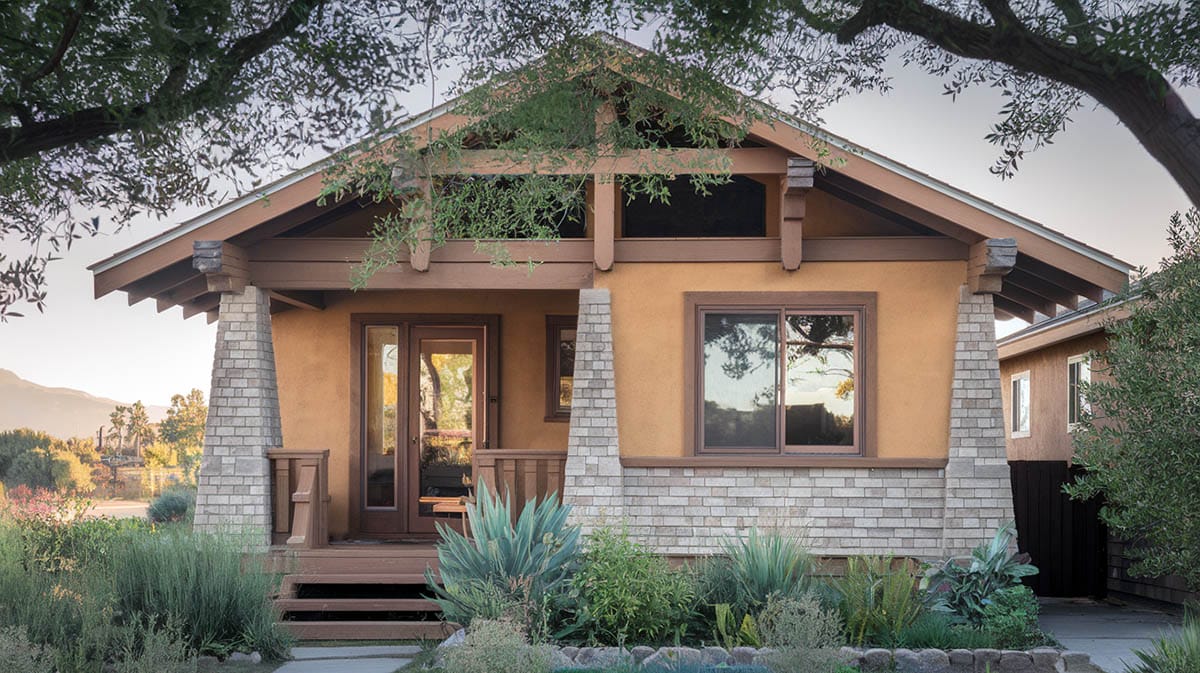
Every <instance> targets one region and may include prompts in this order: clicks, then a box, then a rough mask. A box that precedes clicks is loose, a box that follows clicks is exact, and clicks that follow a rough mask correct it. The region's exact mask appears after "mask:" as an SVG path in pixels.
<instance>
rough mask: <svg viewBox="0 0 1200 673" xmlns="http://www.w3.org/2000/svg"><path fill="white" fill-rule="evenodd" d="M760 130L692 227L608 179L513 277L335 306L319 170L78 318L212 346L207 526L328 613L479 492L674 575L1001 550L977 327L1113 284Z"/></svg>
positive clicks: (430, 265) (101, 267)
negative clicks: (162, 331)
mask: <svg viewBox="0 0 1200 673" xmlns="http://www.w3.org/2000/svg"><path fill="white" fill-rule="evenodd" d="M630 54H631V55H632V56H633V57H634V58H637V57H638V54H637V52H635V51H632V50H631V51H630ZM775 116H776V119H775V121H774V122H770V121H760V122H756V123H754V124H753V125H752V126H751V128H750V130H749V136H748V138H747V139H746V142H744V143H743V144H742V145H741V146H739V147H732V148H727V149H724V150H720V151H721V152H723V153H725V155H726V157H727V159H728V165H729V166H730V167H731V172H732V179H731V181H730V182H729V183H728V184H726V185H723V186H719V187H715V188H714V189H713V190H712V194H711V195H710V196H708V197H700V196H699V195H697V194H695V193H694V192H693V191H691V190H690V189H686V188H681V189H673V191H672V198H671V201H670V205H666V204H662V203H648V202H642V201H634V202H632V203H629V202H627V200H626V199H623V198H622V197H621V194H620V186H619V182H620V181H619V179H618V180H615V181H614V180H612V179H604V178H607V177H608V176H603V175H597V176H596V177H597V179H595V180H594V181H593V183H592V187H591V189H590V190H589V194H588V208H587V212H586V215H585V217H584V219H583V222H582V226H581V227H580V228H579V230H577V231H572V232H563V233H564V236H563V238H562V239H561V240H560V241H559V242H557V243H553V244H549V245H547V244H546V243H544V242H531V241H506V242H504V243H505V245H507V247H508V249H509V251H510V253H511V255H512V256H513V258H514V259H517V260H524V259H536V260H539V261H540V262H541V263H540V265H539V266H537V268H536V269H535V270H533V271H532V272H530V271H529V270H528V269H527V268H525V267H523V266H522V267H521V268H506V267H498V266H495V265H492V264H490V263H489V259H488V257H487V255H485V254H481V253H480V252H478V251H477V250H476V247H475V244H474V243H473V242H472V241H458V240H451V241H448V242H446V244H445V245H444V246H441V247H437V248H435V249H432V250H431V249H430V246H428V245H418V246H416V247H415V248H414V249H413V250H411V251H409V252H408V253H407V254H406V255H405V256H404V258H403V259H402V260H401V262H400V263H399V264H396V265H394V266H393V267H390V268H387V269H385V270H383V271H381V272H379V273H376V274H375V275H374V276H372V277H371V279H370V281H369V283H368V285H367V287H366V289H363V290H358V291H351V272H352V270H353V268H354V267H355V266H356V265H357V264H358V263H359V261H360V260H361V259H362V256H363V254H364V251H365V250H366V249H367V247H368V244H369V231H370V226H371V222H372V219H373V217H374V216H375V215H376V214H377V213H378V212H379V211H378V207H376V206H373V205H371V204H362V203H359V202H357V201H353V200H347V201H343V202H339V203H336V204H333V205H330V206H325V207H322V206H318V205H317V203H316V200H317V196H318V193H319V192H320V190H321V186H322V180H323V176H322V172H321V171H322V169H321V167H320V166H317V167H313V168H310V169H308V170H304V171H300V172H297V173H294V174H292V175H289V176H287V177H284V178H283V179H281V180H279V181H278V182H275V183H274V184H271V185H269V186H267V187H265V188H263V189H262V190H261V192H260V193H254V194H249V195H247V196H245V197H243V198H241V199H238V200H236V201H232V202H230V203H228V204H226V205H224V206H221V207H219V208H216V209H214V210H212V211H210V212H208V213H206V214H204V215H201V216H200V217H197V218H195V219H192V220H189V221H187V222H184V223H182V224H180V225H179V226H177V227H175V228H173V229H170V230H168V231H166V232H164V233H162V234H160V235H158V236H155V237H153V238H151V239H149V240H146V241H145V242H143V243H141V244H139V245H137V246H135V247H133V248H131V249H129V250H126V251H124V252H121V253H119V254H117V255H114V256H113V257H111V258H109V259H106V260H104V261H102V262H100V263H98V264H97V265H95V266H94V267H93V271H94V279H95V290H96V295H97V296H103V295H105V294H108V293H110V292H115V291H121V292H125V293H127V294H128V295H129V300H130V302H131V303H133V302H138V301H142V300H147V299H152V300H154V301H155V302H157V304H158V307H159V309H160V310H166V309H168V308H172V307H174V306H179V307H181V308H182V311H183V314H184V316H185V317H189V316H194V315H205V316H207V317H208V319H209V320H210V321H211V320H216V321H218V322H219V328H218V336H217V348H216V355H215V360H214V363H213V383H212V390H211V395H210V400H211V401H210V411H209V424H208V432H207V440H206V446H205V457H204V462H203V467H202V468H201V476H200V492H199V497H198V503H197V513H196V526H197V527H199V528H208V529H219V528H220V527H222V526H234V527H236V528H238V529H240V530H243V531H248V532H251V533H253V534H255V535H257V538H258V539H259V540H260V541H261V543H262V544H267V543H268V542H273V543H275V544H278V545H282V544H284V543H287V545H288V546H290V547H291V548H293V549H295V550H297V551H296V552H295V553H296V554H297V555H298V558H301V559H302V560H303V559H310V561H308V563H311V564H315V565H311V566H307V568H308V570H307V571H306V572H308V576H309V577H310V579H311V578H313V577H317V576H318V575H319V574H320V573H327V574H330V575H336V576H337V578H339V579H337V580H336V581H337V582H341V583H350V582H359V581H363V580H362V577H361V573H362V572H367V571H379V572H393V573H411V569H409V570H396V569H397V568H402V567H406V566H402V565H398V564H397V563H393V562H392V561H391V560H381V559H385V557H386V558H387V559H391V557H390V556H388V555H389V554H391V555H397V554H417V553H418V552H416V551H413V550H415V549H418V548H419V547H417V546H413V545H407V546H403V545H402V546H396V545H379V544H375V545H371V544H362V543H363V542H365V541H371V540H429V539H431V536H432V535H433V534H434V524H435V522H436V521H438V520H442V521H453V516H454V508H455V503H456V502H457V501H458V498H459V497H460V496H461V495H463V494H465V493H466V492H467V489H468V488H469V486H468V482H470V481H478V480H484V481H488V482H490V483H491V484H492V485H493V486H494V487H496V488H498V489H499V490H501V491H503V492H508V493H510V494H512V496H513V497H514V498H515V499H516V500H517V501H523V499H525V498H527V497H532V496H534V495H543V494H547V493H550V492H558V493H560V494H561V496H562V498H563V499H564V500H565V501H566V502H569V503H571V504H572V505H573V506H574V516H575V517H576V520H577V521H579V522H580V523H581V524H582V525H584V526H585V527H592V526H595V525H597V524H599V523H601V522H604V521H613V522H616V521H621V522H624V523H626V524H627V525H628V526H629V528H630V530H631V532H632V533H633V534H634V535H635V536H636V537H638V538H639V539H641V540H643V541H644V542H646V543H647V544H649V545H650V546H651V547H652V548H654V549H656V550H658V551H660V552H662V553H664V554H670V555H679V556H687V555H700V554H708V553H712V552H715V551H718V550H719V549H720V543H721V540H722V538H723V537H724V536H726V535H729V534H733V533H735V532H738V531H740V530H743V529H745V528H746V527H749V526H755V525H757V526H762V527H774V526H782V527H786V528H789V529H796V530H799V529H803V531H804V532H805V534H806V536H807V538H808V541H809V543H810V546H811V548H812V549H813V550H814V551H815V552H817V553H819V554H822V555H827V556H846V555H851V554H897V555H904V556H911V557H916V558H923V559H934V558H938V557H942V556H945V555H959V554H964V553H967V552H968V551H969V550H970V549H971V548H972V547H973V546H975V545H977V544H978V543H980V542H981V541H983V540H985V539H987V538H989V537H990V536H991V535H992V533H993V532H994V531H995V530H996V528H998V527H999V526H1000V525H1002V524H1004V523H1005V522H1007V521H1009V520H1010V519H1012V517H1013V510H1012V499H1011V492H1010V486H1009V467H1008V464H1007V459H1006V453H1005V435H1004V428H1005V424H1004V419H1003V415H1002V414H1003V412H1002V407H1001V382H1000V376H999V369H998V361H997V355H996V343H995V337H994V323H993V321H994V319H995V317H996V316H997V315H1002V316H1007V315H1016V316H1021V317H1029V318H1031V317H1032V313H1033V311H1034V310H1044V309H1045V308H1046V307H1047V306H1048V305H1053V304H1056V303H1057V304H1060V305H1069V306H1073V305H1075V302H1077V300H1078V297H1079V296H1080V295H1082V296H1085V297H1099V296H1100V295H1101V293H1103V292H1105V291H1114V290H1118V289H1120V288H1121V287H1122V286H1123V284H1124V283H1125V280H1126V277H1127V275H1128V272H1129V267H1128V265H1126V264H1124V263H1123V262H1120V261H1119V260H1116V259H1114V258H1112V257H1110V256H1109V255H1106V254H1104V253H1102V252H1100V251H1098V250H1095V249H1093V248H1091V247H1089V246H1087V245H1084V244H1083V243H1080V242H1078V241H1075V240H1072V239H1070V238H1068V237H1066V236H1064V235H1062V234H1060V233H1057V232H1055V231H1053V230H1052V229H1049V228H1047V227H1044V226H1042V225H1040V224H1037V223H1035V222H1032V221H1030V220H1028V219H1026V218H1023V217H1020V216H1019V215H1016V214H1014V213H1011V212H1008V211H1006V210H1003V209H1001V208H999V207H997V206H995V205H993V204H990V203H987V202H985V201H982V200H980V199H978V198H976V197H973V196H971V195H969V194H966V193H964V192H962V191H960V190H957V189H955V188H954V187H951V186H950V185H947V184H945V183H943V182H940V181H938V180H936V179H934V178H932V177H930V176H928V175H925V174H923V173H920V172H918V171H915V170H913V169H911V168H909V167H907V166H904V165H902V164H900V163H898V162H896V161H893V160H891V159H888V158H886V157H883V156H880V155H878V154H876V153H874V152H871V151H870V150H868V149H866V148H862V147H858V146H855V145H853V144H852V143H850V142H849V141H846V140H844V139H841V138H837V137H834V136H832V135H830V134H827V133H825V132H823V131H820V130H818V129H815V128H812V127H810V126H808V125H805V124H803V123H801V122H798V121H796V120H794V119H791V118H789V117H788V116H787V115H785V114H783V113H778V114H777V115H775ZM454 123H455V119H454V116H453V106H452V105H447V106H443V108H439V109H436V110H434V111H432V112H431V113H429V114H427V115H425V116H422V117H418V118H416V119H415V120H414V121H413V122H412V123H411V124H410V125H409V126H408V127H407V128H406V132H408V133H412V134H414V135H420V134H422V133H424V132H425V131H426V130H427V129H429V128H430V127H433V126H438V125H441V126H442V127H445V126H448V125H452V124H454ZM814 139H819V140H820V141H821V142H822V143H824V144H825V146H827V147H828V148H829V150H830V152H831V156H830V157H828V158H827V159H828V161H827V162H826V163H828V164H829V167H828V168H824V169H819V168H817V167H815V166H814V160H817V159H821V157H820V156H818V154H817V150H815V149H814V147H815V146H816V145H817V143H816V142H814ZM470 152H471V150H464V153H465V154H467V155H469V154H470ZM639 152H640V151H630V152H629V153H628V154H631V155H636V154H638V153H639ZM659 156H661V155H659ZM672 156H675V155H672ZM640 158H644V157H639V156H622V157H615V162H614V163H621V162H624V163H623V165H625V166H630V167H636V166H638V165H641V162H640V161H639V159H640ZM468 165H472V166H483V165H485V162H482V161H481V162H479V163H470V159H469V157H468ZM631 170H636V168H634V169H631ZM685 171H686V167H685V166H682V165H681V166H680V167H679V172H685ZM264 197H265V198H264ZM1010 279H1011V280H1010ZM1017 279H1020V280H1021V281H1022V283H1021V284H1020V285H1017V284H1016V280H1017ZM439 517H450V518H440V519H439ZM331 542H336V543H337V544H331ZM348 542H349V543H348ZM426 549H428V548H427V547H426ZM405 550H407V551H405ZM424 554H425V555H424V556H421V557H420V562H421V563H422V564H423V563H424V562H425V561H426V560H427V559H429V558H430V555H429V554H428V553H427V551H426V552H424ZM367 558H369V559H375V561H364V560H363V559H367ZM312 559H323V560H320V561H317V560H312ZM346 568H353V570H346ZM380 568H384V570H380ZM389 568H390V569H391V570H388V569H389ZM347 573H358V574H353V575H352V576H351V575H347ZM407 576H408V575H405V577H407ZM392 580H393V581H391V582H390V583H391V584H401V583H403V581H405V580H404V578H403V577H398V578H392ZM330 583H335V582H334V581H333V580H331V581H330ZM289 605H292V604H289ZM393 607H395V606H393ZM368 632H369V631H368V630H364V629H361V628H346V629H344V630H343V631H341V632H338V633H347V634H350V635H363V634H365V633H368ZM306 633H307V632H306ZM325 634H326V636H327V637H333V636H330V635H328V634H329V632H325Z"/></svg>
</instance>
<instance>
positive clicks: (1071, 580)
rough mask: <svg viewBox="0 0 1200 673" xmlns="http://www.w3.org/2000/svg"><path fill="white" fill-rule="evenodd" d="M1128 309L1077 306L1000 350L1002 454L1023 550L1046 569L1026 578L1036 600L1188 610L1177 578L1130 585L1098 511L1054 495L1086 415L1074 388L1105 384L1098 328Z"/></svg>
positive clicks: (1119, 545)
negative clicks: (1114, 601)
mask: <svg viewBox="0 0 1200 673" xmlns="http://www.w3.org/2000/svg"><path fill="white" fill-rule="evenodd" d="M1128 301H1129V300H1123V301H1118V302H1113V301H1105V302H1096V301H1083V302H1080V304H1079V305H1078V307H1076V308H1075V309H1073V310H1063V311H1061V312H1059V313H1058V314H1057V315H1053V316H1050V317H1046V316H1043V319H1041V320H1039V321H1037V322H1035V323H1034V324H1032V325H1030V326H1029V327H1026V328H1025V329H1022V330H1020V331H1018V332H1014V333H1013V334H1010V335H1008V336H1006V337H1004V338H1002V339H1000V340H999V342H998V353H999V358H1000V380H1001V383H1002V384H1003V386H1004V408H1005V418H1006V437H1007V440H1006V442H1007V447H1008V448H1007V452H1008V459H1009V461H1010V466H1011V467H1012V479H1013V498H1014V502H1015V506H1016V513H1015V514H1016V521H1017V528H1018V533H1019V534H1020V545H1021V548H1022V550H1024V551H1027V552H1029V553H1031V554H1033V555H1034V557H1035V558H1036V557H1042V558H1046V559H1048V560H1049V562H1048V563H1047V564H1045V565H1044V566H1043V567H1042V573H1040V575H1039V577H1037V578H1034V580H1033V581H1034V583H1035V590H1037V591H1038V593H1039V595H1059V596H1077V595H1093V596H1096V595H1105V594H1109V595H1113V596H1135V597H1140V598H1150V599H1153V600H1159V601H1165V602H1170V603H1178V604H1183V603H1186V602H1187V601H1189V600H1195V599H1196V597H1197V596H1196V594H1195V593H1194V592H1189V591H1188V590H1187V587H1186V585H1185V584H1184V582H1183V580H1182V578H1179V577H1158V578H1148V577H1134V576H1131V575H1130V574H1129V572H1128V569H1129V565H1130V562H1129V560H1128V559H1127V558H1126V555H1125V549H1126V546H1127V543H1126V542H1125V541H1123V540H1119V539H1116V538H1113V537H1110V536H1109V535H1108V533H1107V531H1106V530H1105V528H1104V526H1103V525H1102V524H1101V522H1100V520H1099V516H1098V515H1099V506H1100V503H1099V502H1093V503H1078V502H1072V501H1070V500H1069V499H1068V498H1067V497H1066V496H1065V495H1064V494H1063V493H1062V490H1061V489H1062V485H1063V484H1064V483H1069V482H1070V481H1072V480H1073V475H1074V474H1075V473H1076V471H1077V468H1072V467H1071V465H1070V462H1071V458H1072V456H1074V454H1075V449H1074V446H1073V443H1072V433H1073V432H1074V427H1075V424H1076V423H1078V421H1079V419H1080V418H1081V417H1082V415H1083V414H1084V413H1087V412H1088V411H1089V409H1088V403H1087V398H1086V395H1085V394H1084V392H1083V390H1082V389H1081V387H1080V384H1081V383H1087V382H1090V381H1092V380H1099V379H1100V378H1101V377H1103V376H1104V352H1105V351H1106V350H1107V349H1108V334H1107V333H1106V329H1105V327H1106V325H1108V324H1110V323H1111V322H1113V321H1119V320H1122V319H1124V318H1125V317H1127V316H1128V315H1129V307H1128V303H1127V302H1128Z"/></svg>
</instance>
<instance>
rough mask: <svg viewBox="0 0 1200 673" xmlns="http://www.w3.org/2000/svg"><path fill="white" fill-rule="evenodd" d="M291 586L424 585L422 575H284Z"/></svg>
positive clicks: (423, 576)
mask: <svg viewBox="0 0 1200 673" xmlns="http://www.w3.org/2000/svg"><path fill="white" fill-rule="evenodd" d="M283 580H284V581H285V582H290V583H291V584H420V585H424V584H425V575H424V574H422V573H312V574H308V573H297V574H293V575H285V576H284V578H283Z"/></svg>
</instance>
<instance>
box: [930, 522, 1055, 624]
mask: <svg viewBox="0 0 1200 673" xmlns="http://www.w3.org/2000/svg"><path fill="white" fill-rule="evenodd" d="M1016 536H1017V533H1016V528H1015V526H1014V524H1012V523H1009V524H1006V525H1005V526H1004V527H1002V528H1001V529H1000V530H998V531H996V534H995V535H994V536H993V537H992V539H991V541H989V542H987V543H985V544H981V545H979V546H978V547H976V548H975V549H974V550H972V551H971V559H970V562H969V563H967V564H965V565H964V564H962V563H959V561H958V560H957V559H948V560H946V561H945V562H944V563H943V564H942V565H941V566H940V567H938V568H935V569H933V570H931V571H930V572H928V573H927V574H926V577H925V579H924V581H923V584H924V585H925V586H926V588H927V589H928V591H929V595H930V598H931V600H932V601H933V606H932V607H933V608H934V609H935V610H942V611H946V612H951V613H953V614H955V615H957V616H959V617H961V618H962V619H965V620H966V621H968V622H970V623H971V624H972V625H974V626H979V625H980V624H981V623H982V622H983V619H984V611H985V609H986V608H987V606H988V604H989V603H990V602H991V600H992V597H993V596H994V595H995V594H996V593H997V592H999V591H1002V590H1005V589H1009V588H1011V587H1016V586H1019V585H1020V584H1021V578H1022V577H1028V576H1030V575H1036V574H1037V573H1038V569H1037V567H1036V566H1033V565H1031V564H1028V563H1025V562H1024V561H1025V560H1027V558H1028V555H1026V554H1015V553H1013V552H1012V551H1010V549H1011V548H1013V547H1015V541H1016Z"/></svg>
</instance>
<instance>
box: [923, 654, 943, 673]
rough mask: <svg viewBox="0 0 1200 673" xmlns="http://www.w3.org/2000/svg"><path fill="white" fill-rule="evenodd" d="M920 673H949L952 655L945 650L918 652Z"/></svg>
mask: <svg viewBox="0 0 1200 673" xmlns="http://www.w3.org/2000/svg"><path fill="white" fill-rule="evenodd" d="M917 662H918V664H919V666H918V668H917V670H918V672H919V673H949V671H950V655H948V654H946V652H945V651H944V650H921V651H920V652H917Z"/></svg>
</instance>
